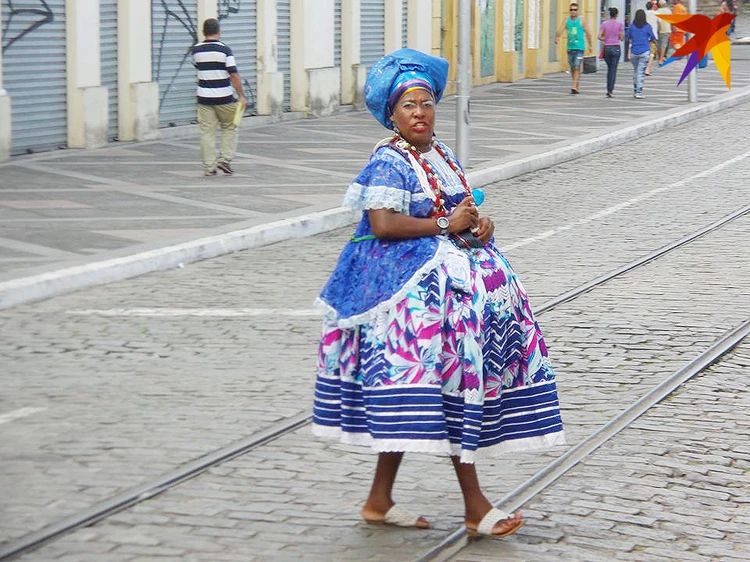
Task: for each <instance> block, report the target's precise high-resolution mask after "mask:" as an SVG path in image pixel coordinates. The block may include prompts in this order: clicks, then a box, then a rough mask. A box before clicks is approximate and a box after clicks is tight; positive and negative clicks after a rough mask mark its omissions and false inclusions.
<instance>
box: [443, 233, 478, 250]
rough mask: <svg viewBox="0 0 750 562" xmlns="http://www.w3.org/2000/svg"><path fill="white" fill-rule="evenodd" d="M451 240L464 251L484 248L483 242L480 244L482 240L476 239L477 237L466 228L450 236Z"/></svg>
mask: <svg viewBox="0 0 750 562" xmlns="http://www.w3.org/2000/svg"><path fill="white" fill-rule="evenodd" d="M451 239H452V240H453V241H455V242H456V244H458V246H459V247H461V248H464V249H465V250H468V249H469V248H484V242H482V239H481V238H477V235H476V234H474V233H473V232H472V231H471V230H470V229H468V228H467V229H466V230H462V231H461V232H456V233H455V234H451Z"/></svg>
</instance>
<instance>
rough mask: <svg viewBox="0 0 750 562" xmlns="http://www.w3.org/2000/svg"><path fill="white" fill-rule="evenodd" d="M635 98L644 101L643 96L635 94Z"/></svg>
mask: <svg viewBox="0 0 750 562" xmlns="http://www.w3.org/2000/svg"><path fill="white" fill-rule="evenodd" d="M633 97H634V98H635V99H637V100H642V99H643V94H634V95H633Z"/></svg>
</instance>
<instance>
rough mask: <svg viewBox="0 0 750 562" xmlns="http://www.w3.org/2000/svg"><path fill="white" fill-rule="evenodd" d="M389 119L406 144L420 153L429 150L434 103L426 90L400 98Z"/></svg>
mask: <svg viewBox="0 0 750 562" xmlns="http://www.w3.org/2000/svg"><path fill="white" fill-rule="evenodd" d="M391 119H392V120H393V122H394V123H395V124H396V127H398V130H399V131H400V132H401V136H402V137H404V138H405V139H406V140H407V141H408V142H410V143H411V144H413V145H414V146H416V147H417V148H418V149H419V150H421V151H426V150H429V149H430V142H431V141H432V133H433V132H434V130H435V101H434V100H433V99H432V95H431V94H430V93H429V92H428V91H427V90H422V89H419V90H412V91H411V92H407V93H405V94H404V95H403V96H401V99H400V100H398V102H397V103H396V107H394V108H393V115H392V117H391Z"/></svg>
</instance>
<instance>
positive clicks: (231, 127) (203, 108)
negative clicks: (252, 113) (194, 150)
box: [197, 102, 238, 172]
mask: <svg viewBox="0 0 750 562" xmlns="http://www.w3.org/2000/svg"><path fill="white" fill-rule="evenodd" d="M237 103H238V102H232V103H225V104H223V105H205V104H202V103H199V104H197V105H198V125H199V126H200V131H201V162H202V163H203V170H204V171H206V172H210V171H212V170H214V169H216V163H217V162H227V163H228V162H231V161H232V159H233V158H234V153H235V151H236V150H237V127H236V126H235V124H234V112H235V111H236V110H237ZM217 125H221V146H220V148H219V158H218V159H217V158H216V127H217Z"/></svg>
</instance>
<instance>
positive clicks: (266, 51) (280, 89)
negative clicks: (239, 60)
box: [256, 0, 284, 115]
mask: <svg viewBox="0 0 750 562" xmlns="http://www.w3.org/2000/svg"><path fill="white" fill-rule="evenodd" d="M257 8H258V13H257V19H256V21H257V37H258V44H257V56H258V76H257V80H256V84H258V86H257V90H258V91H257V102H256V104H257V111H258V115H278V114H280V113H281V112H282V109H283V107H282V106H283V103H284V74H283V73H281V72H279V71H278V70H279V57H278V52H279V51H278V41H279V36H278V33H277V28H276V20H277V10H276V0H258V3H257Z"/></svg>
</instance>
